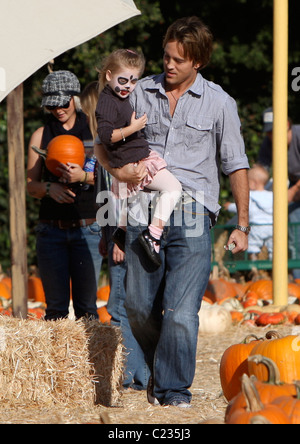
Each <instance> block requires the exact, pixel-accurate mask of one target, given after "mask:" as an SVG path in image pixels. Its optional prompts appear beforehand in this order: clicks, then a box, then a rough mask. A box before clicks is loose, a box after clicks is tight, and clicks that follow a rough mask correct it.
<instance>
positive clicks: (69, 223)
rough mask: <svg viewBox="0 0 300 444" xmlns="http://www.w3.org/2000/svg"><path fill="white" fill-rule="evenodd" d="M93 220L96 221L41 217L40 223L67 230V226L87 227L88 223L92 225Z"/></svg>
mask: <svg viewBox="0 0 300 444" xmlns="http://www.w3.org/2000/svg"><path fill="white" fill-rule="evenodd" d="M94 222H96V219H95V218H93V219H73V220H60V219H58V220H56V219H53V220H48V219H46V220H45V219H41V220H40V223H41V224H48V225H51V226H52V227H58V228H60V229H61V230H67V229H69V228H82V227H87V226H88V225H92V224H93V223H94Z"/></svg>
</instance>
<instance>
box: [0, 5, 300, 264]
mask: <svg viewBox="0 0 300 444" xmlns="http://www.w3.org/2000/svg"><path fill="white" fill-rule="evenodd" d="M135 3H136V5H137V7H138V8H139V9H140V10H141V12H142V15H141V16H137V17H134V18H132V19H129V20H127V21H125V22H123V23H121V24H119V25H117V26H115V27H114V28H112V29H110V30H108V31H106V32H105V33H103V34H102V35H99V36H97V37H95V38H94V39H92V40H90V41H88V42H86V43H84V44H82V45H80V46H78V47H76V48H73V49H71V50H69V51H67V52H65V53H64V54H62V55H61V56H60V57H57V58H56V60H55V63H54V70H58V69H69V70H71V71H73V72H74V73H76V75H77V76H78V78H79V80H80V82H81V84H82V87H84V86H85V85H87V84H88V83H89V82H91V81H93V80H95V79H97V75H98V74H97V67H100V66H101V62H102V60H103V58H104V57H105V56H106V55H108V54H109V53H110V52H111V51H112V50H114V49H116V48H119V47H126V48H136V49H139V50H142V51H143V52H144V54H145V57H146V60H147V66H146V71H145V74H150V73H158V72H160V71H161V69H162V54H163V48H162V39H163V36H164V33H165V31H166V29H167V27H168V25H169V24H170V23H171V22H173V21H174V20H176V19H177V18H179V17H184V16H189V15H197V16H198V17H201V18H202V19H203V21H204V22H205V23H207V24H208V25H209V27H210V28H211V30H212V32H213V34H214V40H215V44H214V52H213V56H212V60H211V63H210V65H209V66H208V67H207V68H206V69H205V70H204V71H203V75H204V77H206V78H207V79H209V80H212V81H214V82H216V83H218V84H220V85H221V86H222V87H223V88H224V89H225V90H226V91H227V92H228V93H229V94H230V95H232V96H233V97H234V98H235V99H236V100H237V103H238V107H239V114H240V117H241V121H242V130H243V135H244V139H245V143H246V149H247V154H248V156H249V160H250V163H251V164H252V163H254V162H255V160H256V157H257V153H258V150H259V146H260V143H261V140H262V133H261V131H262V122H261V115H262V111H263V109H265V108H266V107H268V106H270V105H271V104H272V81H273V61H272V59H273V0H226V2H224V0H210V1H204V0H198V1H197V2H196V3H195V2H194V1H192V0H186V1H184V2H183V1H181V0H173V2H172V3H170V2H169V0H136V2H135ZM289 3H290V5H289V7H290V19H289V20H290V22H289V38H290V42H289V44H290V46H289V72H290V73H291V71H292V69H293V68H294V67H295V66H300V41H299V38H298V17H299V12H300V4H299V2H297V0H290V2H289ZM16 69H17V66H16ZM47 74H48V70H47V66H44V67H42V68H41V69H40V70H38V71H37V72H36V73H35V74H34V75H32V76H31V77H30V78H29V79H27V80H26V81H25V82H24V123H25V147H27V145H28V141H29V138H30V135H31V134H32V132H33V131H34V130H35V129H37V128H38V127H39V126H41V125H42V124H43V122H44V115H43V113H42V111H41V109H40V102H41V83H42V80H43V78H44V77H45V76H46V75H47ZM289 80H290V81H289V84H290V85H291V82H292V78H291V76H290V79H289ZM299 97H300V92H299V93H298V94H297V93H296V92H294V91H292V89H291V87H289V113H290V116H291V117H292V119H293V120H294V121H295V122H297V120H298V122H299V116H298V109H299ZM5 106H6V103H5V101H4V102H3V103H1V105H0V156H1V157H0V168H1V174H0V247H1V248H0V264H2V266H3V267H4V268H6V267H9V265H10V253H9V220H8V165H7V149H8V147H7V140H6V126H7V122H6V109H5ZM26 151H27V148H26ZM24 167H25V165H24ZM24 186H25V184H24ZM229 197H230V188H229V185H228V181H227V179H226V178H225V177H222V190H221V200H224V199H228V198H229ZM37 218H38V202H37V200H36V199H32V198H30V197H27V227H28V259H29V263H30V264H31V263H35V262H36V257H35V233H34V226H35V225H36V222H37Z"/></svg>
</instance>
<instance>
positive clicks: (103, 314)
mask: <svg viewBox="0 0 300 444" xmlns="http://www.w3.org/2000/svg"><path fill="white" fill-rule="evenodd" d="M97 312H98V315H99V320H100V322H101V323H102V324H108V325H109V324H110V320H111V315H110V314H109V313H108V311H107V308H106V306H104V307H100V308H98V309H97Z"/></svg>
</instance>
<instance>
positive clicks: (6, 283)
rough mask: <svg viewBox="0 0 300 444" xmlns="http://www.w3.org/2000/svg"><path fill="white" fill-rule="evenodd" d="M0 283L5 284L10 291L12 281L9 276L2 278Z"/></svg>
mask: <svg viewBox="0 0 300 444" xmlns="http://www.w3.org/2000/svg"><path fill="white" fill-rule="evenodd" d="M1 282H2V283H3V284H5V285H6V286H7V287H8V288H9V289H10V290H11V289H12V279H11V277H9V276H4V278H2V279H1Z"/></svg>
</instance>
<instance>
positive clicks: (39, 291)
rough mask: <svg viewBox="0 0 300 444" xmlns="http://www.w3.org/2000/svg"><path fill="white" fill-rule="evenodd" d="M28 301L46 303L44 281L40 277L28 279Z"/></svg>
mask: <svg viewBox="0 0 300 444" xmlns="http://www.w3.org/2000/svg"><path fill="white" fill-rule="evenodd" d="M28 299H29V300H32V301H35V302H45V301H46V300H45V292H44V287H43V284H42V280H41V278H40V277H38V276H29V277H28Z"/></svg>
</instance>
